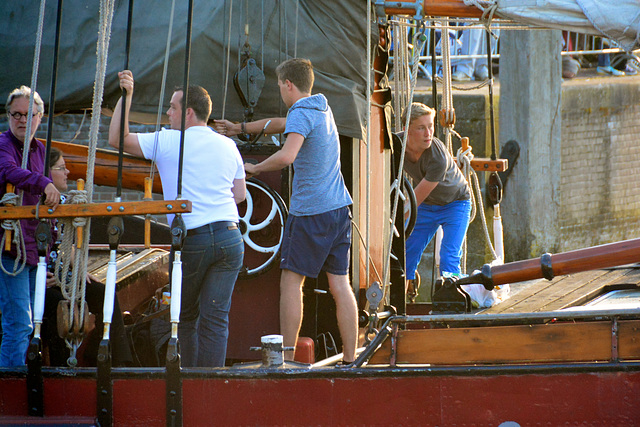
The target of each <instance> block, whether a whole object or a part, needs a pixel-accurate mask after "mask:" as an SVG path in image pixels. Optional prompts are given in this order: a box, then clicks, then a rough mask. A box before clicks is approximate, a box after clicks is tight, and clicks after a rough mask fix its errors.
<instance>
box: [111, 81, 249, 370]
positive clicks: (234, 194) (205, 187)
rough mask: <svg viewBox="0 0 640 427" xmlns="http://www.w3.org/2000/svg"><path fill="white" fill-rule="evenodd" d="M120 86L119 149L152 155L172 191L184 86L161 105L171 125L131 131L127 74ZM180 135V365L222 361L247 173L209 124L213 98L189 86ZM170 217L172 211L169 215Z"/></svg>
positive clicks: (115, 131) (114, 134) (114, 140)
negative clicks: (183, 232) (185, 203)
mask: <svg viewBox="0 0 640 427" xmlns="http://www.w3.org/2000/svg"><path fill="white" fill-rule="evenodd" d="M118 76H119V78H120V87H121V88H122V89H125V90H126V94H127V102H126V108H125V128H124V151H126V152H127V153H130V154H133V155H135V156H138V157H143V158H145V159H152V158H154V156H155V161H156V165H157V167H158V172H159V173H160V178H161V179H162V191H163V193H164V198H165V200H172V199H175V198H176V197H177V183H178V161H179V153H180V127H181V121H182V108H184V104H185V103H184V102H183V94H184V93H183V90H182V89H176V90H175V92H174V93H173V96H172V97H171V104H170V107H169V109H168V110H167V116H168V117H169V123H170V124H171V129H170V130H169V129H163V130H161V131H160V132H153V133H129V108H130V106H131V99H132V95H133V75H132V74H131V71H128V70H125V71H121V72H120V73H118ZM187 96H188V98H189V99H188V100H187V103H186V104H187V105H186V113H185V114H186V118H185V134H184V153H183V154H184V156H183V158H184V165H183V170H182V196H183V197H184V198H185V199H187V200H190V201H191V202H192V207H193V209H192V212H191V213H188V214H183V219H184V223H185V225H186V227H187V237H186V238H185V241H184V247H183V249H182V269H183V270H182V304H181V312H180V325H179V328H178V339H179V340H180V348H181V356H182V365H183V366H207V367H216V366H224V363H225V357H226V352H227V337H228V335H229V327H228V324H229V309H230V307H231V294H232V293H233V288H234V286H235V282H236V279H237V277H238V272H239V271H240V268H241V267H242V260H243V256H244V242H243V240H242V235H241V234H240V230H238V221H239V218H238V209H237V207H236V204H237V203H240V202H241V201H243V200H244V199H245V195H246V186H245V173H244V166H243V162H242V157H241V156H240V152H239V151H238V148H237V147H236V144H235V143H234V142H233V140H231V139H229V138H227V137H225V136H222V135H219V134H217V133H216V132H214V131H213V130H212V129H211V128H209V127H207V120H208V119H209V115H210V114H211V98H210V97H209V94H208V93H207V91H206V90H205V89H204V88H202V87H200V86H189V90H188V95H187ZM121 111H122V99H120V100H119V101H118V104H117V105H116V108H115V110H114V112H113V118H112V119H111V124H110V126H109V144H110V145H111V146H112V147H118V146H119V143H120V116H121ZM167 218H168V220H169V223H170V224H171V222H172V220H173V215H167Z"/></svg>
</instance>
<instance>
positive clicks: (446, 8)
mask: <svg viewBox="0 0 640 427" xmlns="http://www.w3.org/2000/svg"><path fill="white" fill-rule="evenodd" d="M416 3H417V4H420V2H419V1H418V2H415V1H414V2H409V1H403V2H398V1H385V2H384V12H385V14H387V15H410V16H415V15H416V9H415V6H414V4H416ZM422 9H423V12H424V13H423V14H424V16H455V17H457V18H480V17H482V11H481V10H480V9H478V8H477V7H475V6H466V5H465V4H464V1H462V0H424V1H423V2H422Z"/></svg>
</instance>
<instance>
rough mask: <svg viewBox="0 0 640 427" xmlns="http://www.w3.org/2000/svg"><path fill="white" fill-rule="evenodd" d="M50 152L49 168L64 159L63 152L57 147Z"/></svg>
mask: <svg viewBox="0 0 640 427" xmlns="http://www.w3.org/2000/svg"><path fill="white" fill-rule="evenodd" d="M50 150H51V151H49V167H51V166H53V165H55V164H56V163H57V162H58V160H60V157H62V151H60V149H59V148H57V147H51V148H50Z"/></svg>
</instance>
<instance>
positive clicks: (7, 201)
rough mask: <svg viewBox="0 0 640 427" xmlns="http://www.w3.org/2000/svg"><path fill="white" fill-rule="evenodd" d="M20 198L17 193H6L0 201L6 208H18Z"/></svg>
mask: <svg viewBox="0 0 640 427" xmlns="http://www.w3.org/2000/svg"><path fill="white" fill-rule="evenodd" d="M18 199H19V196H18V195H17V194H16V193H5V194H4V195H3V196H2V199H1V200H0V204H2V205H5V206H16V205H17V204H18Z"/></svg>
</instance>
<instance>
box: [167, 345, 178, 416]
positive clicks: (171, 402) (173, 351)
mask: <svg viewBox="0 0 640 427" xmlns="http://www.w3.org/2000/svg"><path fill="white" fill-rule="evenodd" d="M166 381H167V396H166V398H167V414H166V416H167V418H166V419H167V426H181V425H182V377H181V376H180V353H179V348H178V339H177V338H170V339H169V343H168V345H167V379H166Z"/></svg>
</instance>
